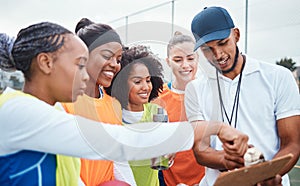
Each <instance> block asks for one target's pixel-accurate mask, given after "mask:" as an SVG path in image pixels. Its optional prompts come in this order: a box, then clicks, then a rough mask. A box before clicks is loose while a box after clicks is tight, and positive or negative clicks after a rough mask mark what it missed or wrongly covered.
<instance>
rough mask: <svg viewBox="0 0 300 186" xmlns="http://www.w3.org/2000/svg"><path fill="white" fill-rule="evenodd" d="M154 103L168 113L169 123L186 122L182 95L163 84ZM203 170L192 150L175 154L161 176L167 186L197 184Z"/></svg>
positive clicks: (202, 174)
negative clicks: (172, 162) (171, 163)
mask: <svg viewBox="0 0 300 186" xmlns="http://www.w3.org/2000/svg"><path fill="white" fill-rule="evenodd" d="M154 103H156V104H158V105H161V106H162V107H163V108H164V109H165V110H166V111H167V113H168V117H169V121H170V122H176V121H187V117H186V113H185V107H184V94H177V93H174V92H172V91H171V90H170V89H169V88H168V85H167V84H164V87H163V92H162V93H161V94H160V95H159V98H157V99H156V100H154ZM204 173H205V168H204V167H203V166H201V165H199V164H198V163H197V161H196V159H195V157H194V153H193V151H192V150H188V151H183V152H178V153H176V156H175V160H174V164H173V165H172V166H171V167H170V168H169V169H167V170H163V176H164V180H165V183H166V184H167V185H170V186H171V185H177V184H179V183H184V184H186V185H194V184H198V183H199V182H200V180H201V179H202V178H203V176H204Z"/></svg>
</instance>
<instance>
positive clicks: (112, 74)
mask: <svg viewBox="0 0 300 186" xmlns="http://www.w3.org/2000/svg"><path fill="white" fill-rule="evenodd" d="M103 74H104V75H105V76H106V77H109V78H113V77H114V75H115V73H114V72H112V71H104V72H103Z"/></svg>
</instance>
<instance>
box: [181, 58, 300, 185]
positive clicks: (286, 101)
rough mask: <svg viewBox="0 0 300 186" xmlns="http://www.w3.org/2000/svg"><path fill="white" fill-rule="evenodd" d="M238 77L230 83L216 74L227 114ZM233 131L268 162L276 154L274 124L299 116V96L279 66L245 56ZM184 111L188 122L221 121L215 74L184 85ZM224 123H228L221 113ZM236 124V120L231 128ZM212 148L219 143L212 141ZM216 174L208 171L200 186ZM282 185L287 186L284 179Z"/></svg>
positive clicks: (275, 127) (206, 183)
mask: <svg viewBox="0 0 300 186" xmlns="http://www.w3.org/2000/svg"><path fill="white" fill-rule="evenodd" d="M239 77H240V76H239V75H238V76H237V77H236V78H235V79H233V80H231V79H229V78H227V77H225V76H223V75H221V74H219V81H220V89H221V92H222V99H223V102H224V106H225V109H226V112H227V113H228V114H229V117H230V114H231V111H232V107H233V103H234V97H235V93H236V88H237V85H238V80H239ZM239 96H240V98H239V107H238V116H237V126H236V128H237V129H238V130H240V131H242V132H244V133H245V134H247V135H248V136H249V144H253V145H254V146H255V147H257V148H258V149H259V150H261V151H262V152H263V154H264V156H265V158H266V160H270V159H272V158H273V156H274V155H275V154H276V153H277V152H278V150H279V147H280V140H279V136H278V134H277V126H276V120H279V119H282V118H286V117H289V116H294V115H299V114H300V96H299V92H298V87H297V85H296V81H295V79H294V77H293V75H292V73H291V72H290V71H289V70H288V69H285V68H283V67H281V66H278V65H273V64H269V63H264V62H261V61H258V60H254V59H251V58H249V57H248V56H247V58H246V64H245V68H244V71H243V77H242V81H241V89H240V95H239ZM185 107H186V113H187V117H188V120H189V121H190V122H191V121H197V120H219V121H222V115H221V108H220V102H219V95H218V85H217V80H216V74H215V72H214V73H212V74H211V73H209V74H208V77H206V78H205V77H202V78H198V79H196V80H193V81H192V82H191V83H189V84H188V85H187V88H186V94H185ZM223 115H224V116H223V117H224V118H225V119H224V122H227V120H226V116H225V114H224V113H223ZM234 123H235V116H234V117H233V121H232V124H234ZM211 146H212V147H213V148H215V149H217V150H221V149H222V143H221V142H220V141H219V139H217V138H216V137H215V136H214V137H211ZM219 173H220V172H219V171H218V170H215V169H210V168H207V170H206V173H205V177H204V178H203V179H202V181H201V186H202V185H213V183H214V182H215V179H216V178H217V176H218V175H219ZM282 183H283V185H289V180H288V177H287V175H286V176H284V177H283V181H282Z"/></svg>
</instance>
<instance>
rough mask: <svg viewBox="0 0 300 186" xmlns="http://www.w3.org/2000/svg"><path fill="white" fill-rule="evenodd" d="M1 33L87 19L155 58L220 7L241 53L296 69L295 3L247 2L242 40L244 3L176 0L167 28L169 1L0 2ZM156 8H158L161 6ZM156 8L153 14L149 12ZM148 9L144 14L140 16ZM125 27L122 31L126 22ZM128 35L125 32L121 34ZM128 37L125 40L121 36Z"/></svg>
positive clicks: (298, 14)
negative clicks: (176, 35) (286, 61)
mask: <svg viewBox="0 0 300 186" xmlns="http://www.w3.org/2000/svg"><path fill="white" fill-rule="evenodd" d="M0 2H1V6H0V32H4V33H7V34H9V35H11V36H16V35H17V33H18V31H19V30H20V29H22V28H24V27H27V26H29V25H30V24H34V23H38V22H41V21H51V22H55V23H58V24H61V25H63V26H65V27H66V28H68V29H70V30H71V31H74V28H75V25H76V24H77V22H78V21H79V20H80V19H81V18H83V17H86V18H89V19H91V20H92V21H94V22H100V23H105V24H109V25H111V26H112V27H113V28H115V29H116V30H117V31H118V33H119V34H120V35H121V37H122V40H123V42H124V43H125V44H127V45H130V44H135V43H142V44H146V43H148V44H149V43H150V44H149V46H151V49H153V51H154V52H155V53H157V54H158V55H159V56H160V57H162V58H165V56H166V43H167V41H168V40H169V39H170V37H171V36H172V31H176V30H180V31H181V32H183V33H184V34H191V33H190V24H191V21H192V19H193V17H194V16H195V15H196V14H197V13H198V12H200V11H201V10H202V9H203V8H204V7H206V6H222V7H224V8H226V9H227V10H228V11H229V13H230V14H231V16H232V17H233V20H234V23H235V26H236V27H238V28H239V29H240V31H241V38H240V41H239V43H238V45H239V48H240V51H242V52H243V53H245V49H246V47H245V43H246V42H245V38H246V37H245V36H246V35H247V54H248V55H250V56H252V57H254V58H258V59H262V60H265V61H267V62H270V63H275V62H276V61H279V60H280V59H282V58H284V57H288V58H292V59H293V60H294V61H295V62H296V64H297V66H300V47H299V43H300V9H299V7H300V1H299V0H249V1H248V32H247V34H246V29H245V28H246V27H245V25H246V24H245V20H246V18H245V15H246V0H175V1H174V9H173V10H174V16H173V23H174V24H173V26H172V2H171V1H170V0H151V1H150V0H123V1H122V0H72V1H71V0H25V1H24V0H9V1H8V0H0ZM160 5H161V6H160ZM153 7H156V8H153ZM146 9H150V10H148V11H143V10H146ZM126 16H127V17H128V19H127V23H128V24H127V27H126V19H125V17H126ZM126 30H127V32H126ZM126 33H127V34H126Z"/></svg>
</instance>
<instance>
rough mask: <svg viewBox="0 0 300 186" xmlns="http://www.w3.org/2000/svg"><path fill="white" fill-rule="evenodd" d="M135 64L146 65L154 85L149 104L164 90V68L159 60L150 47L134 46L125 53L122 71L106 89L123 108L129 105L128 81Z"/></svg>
mask: <svg viewBox="0 0 300 186" xmlns="http://www.w3.org/2000/svg"><path fill="white" fill-rule="evenodd" d="M134 64H144V65H145V66H146V67H147V69H148V70H149V73H150V76H151V83H152V91H151V93H150V96H149V100H148V101H149V102H150V101H151V100H153V99H154V98H156V97H158V94H159V93H160V92H162V90H163V83H164V82H163V66H162V64H161V63H160V60H159V58H158V57H157V56H155V55H154V54H153V53H152V52H151V51H150V49H149V47H146V46H142V45H139V46H133V47H131V48H129V49H127V50H125V51H124V52H123V55H122V60H121V70H120V72H119V73H118V74H117V75H116V76H115V77H114V79H113V81H112V83H111V85H110V87H107V88H105V91H106V93H107V94H108V95H111V96H113V97H116V98H117V99H118V100H119V101H120V103H121V105H122V107H123V108H126V107H127V105H128V100H129V87H128V84H127V80H128V78H129V74H130V72H131V71H132V67H133V65H134ZM125 67H126V68H125ZM124 81H126V82H124Z"/></svg>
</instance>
